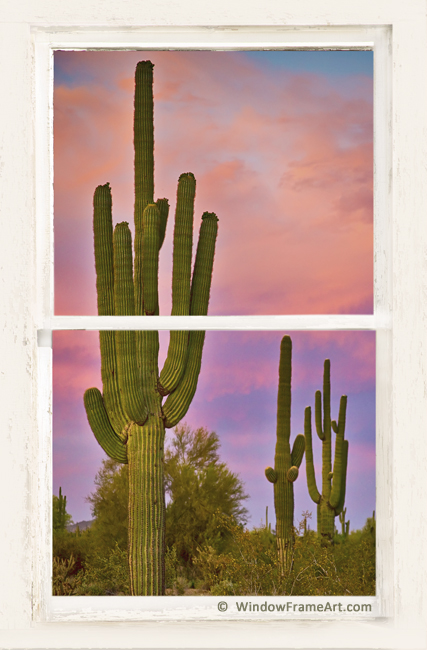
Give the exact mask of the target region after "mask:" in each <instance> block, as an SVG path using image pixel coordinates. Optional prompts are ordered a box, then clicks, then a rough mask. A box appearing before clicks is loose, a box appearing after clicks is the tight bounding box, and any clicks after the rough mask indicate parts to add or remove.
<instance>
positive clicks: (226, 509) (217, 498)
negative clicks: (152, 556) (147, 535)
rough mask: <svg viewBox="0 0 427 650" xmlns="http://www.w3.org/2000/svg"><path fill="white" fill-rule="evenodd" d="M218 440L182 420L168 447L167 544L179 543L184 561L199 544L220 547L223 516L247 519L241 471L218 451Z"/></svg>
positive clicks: (223, 537)
mask: <svg viewBox="0 0 427 650" xmlns="http://www.w3.org/2000/svg"><path fill="white" fill-rule="evenodd" d="M219 448H220V442H219V438H218V436H217V434H216V433H215V432H214V431H211V432H209V431H208V430H207V429H205V428H199V429H197V430H196V431H192V430H191V429H190V427H188V426H186V425H185V424H184V425H179V426H177V427H176V428H175V430H174V437H173V439H172V441H171V443H170V444H169V446H168V448H167V450H166V452H165V486H166V493H167V495H168V498H169V502H168V504H167V506H166V544H167V546H168V547H169V548H172V546H175V548H176V549H177V552H178V556H179V557H180V558H181V559H182V560H183V561H184V563H185V564H187V565H188V564H191V563H192V561H193V558H194V557H195V554H196V551H197V549H198V547H199V546H200V545H201V544H205V543H210V544H211V545H213V546H216V547H217V548H218V549H220V547H221V544H222V542H223V541H224V539H225V538H226V537H227V534H226V532H227V531H226V530H225V528H224V527H221V526H220V525H218V522H219V520H220V519H221V517H223V516H224V515H225V516H227V517H230V518H232V519H233V520H234V521H235V522H236V523H237V524H244V523H245V522H246V520H247V515H248V512H247V510H246V508H245V507H244V506H243V505H242V502H243V501H244V500H245V499H247V498H248V495H247V494H245V491H244V486H243V483H242V481H241V480H240V478H239V477H238V475H237V474H234V473H233V472H231V471H230V470H229V468H228V467H227V465H226V463H224V462H221V460H220V456H219Z"/></svg>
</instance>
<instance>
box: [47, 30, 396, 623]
mask: <svg viewBox="0 0 427 650" xmlns="http://www.w3.org/2000/svg"><path fill="white" fill-rule="evenodd" d="M390 38H391V35H390V30H389V29H387V28H384V27H373V28H371V27H367V28H364V27H361V28H353V27H349V28H330V29H326V28H316V29H307V28H304V29H296V30H295V29H286V28H279V29H277V28H271V29H269V28H260V29H256V28H253V29H249V30H245V29H239V30H237V31H230V30H227V29H214V30H209V31H207V32H206V31H203V30H202V31H201V30H200V29H198V28H194V29H192V28H189V29H186V30H180V29H173V28H171V29H169V30H156V29H149V28H147V29H141V30H138V32H137V35H136V33H135V32H123V33H118V32H111V33H110V34H107V33H104V32H82V33H76V32H72V31H70V32H61V33H60V34H58V33H53V32H52V33H49V32H48V31H42V30H39V31H37V32H36V34H35V40H36V125H37V126H36V154H37V160H36V192H37V203H36V211H37V293H38V312H37V327H38V334H39V364H38V366H39V384H40V386H41V395H40V399H39V413H38V431H39V451H40V455H41V456H43V460H42V461H41V462H42V463H43V466H44V467H45V468H46V467H50V464H51V450H50V446H49V444H47V443H46V431H49V432H50V433H49V435H50V437H51V435H52V433H51V432H52V423H51V415H50V413H51V404H52V389H51V378H52V353H51V333H52V331H56V330H101V329H106V330H112V329H165V330H167V329H169V330H170V329H205V330H286V331H290V330H293V331H296V330H331V331H333V330H337V331H338V330H342V329H347V330H374V331H376V333H377V336H376V339H377V345H376V367H377V375H376V400H377V416H376V418H377V421H376V435H377V449H378V451H379V452H380V453H377V468H376V482H377V508H376V513H377V535H378V537H377V540H378V541H377V596H376V597H374V598H368V597H364V598H362V599H361V601H363V602H371V603H372V604H373V605H374V607H373V613H372V615H374V616H378V615H380V616H390V615H391V614H392V612H393V606H394V605H393V582H394V576H393V572H392V571H391V570H390V567H391V565H392V547H391V545H390V544H388V543H386V542H385V540H391V539H392V537H393V530H392V521H391V518H390V517H389V516H388V513H389V512H390V509H391V495H390V491H389V489H388V487H387V486H389V485H390V481H391V468H392V456H391V447H390V444H389V433H390V431H391V429H392V427H391V407H390V406H391V397H392V386H391V376H392V355H391V333H392V330H391V324H392V315H391V314H392V311H391V306H392V296H391V286H392V283H391V263H390V261H391V259H392V238H391V225H390V215H391V187H390V184H389V177H390V173H391V167H392V158H391V138H390V133H389V129H388V125H389V123H390V120H391V83H390V76H391V68H390V66H391V60H390V56H389V46H390ZM141 43H144V47H142V46H141ZM313 47H314V48H319V49H348V48H352V49H373V50H374V259H375V264H374V313H373V315H357V314H354V315H334V314H332V315H322V314H320V315H297V314H293V315H282V316H281V315H274V316H271V315H269V316H197V317H196V316H189V317H182V316H181V317H172V316H157V317H153V316H149V317H139V316H135V317H131V316H130V317H129V316H123V317H120V316H102V317H100V316H56V315H54V311H53V189H52V188H53V183H52V179H53V141H52V138H53V135H52V124H53V53H54V51H55V50H56V49H75V50H79V49H83V50H87V49H156V48H158V49H168V48H177V49H179V48H185V49H188V48H191V49H236V50H237V49H271V48H277V49H309V48H310V49H312V48H313ZM46 71H47V72H46ZM46 170H48V173H47V176H48V178H47V177H46ZM48 474H49V472H48ZM51 493H52V490H51V475H50V474H49V478H47V479H46V480H45V482H44V484H43V485H42V487H41V489H40V493H39V505H40V508H41V511H39V513H38V514H39V515H41V517H39V519H41V520H42V521H43V522H44V523H43V524H42V525H39V535H38V540H39V545H40V553H39V556H40V557H44V563H43V562H42V563H41V565H40V566H39V567H38V571H36V580H35V583H34V590H35V592H34V593H35V607H34V617H35V620H37V621H46V620H49V621H55V622H65V621H72V620H76V621H77V620H80V621H82V620H98V621H107V620H112V619H115V620H122V621H123V620H158V619H159V616H160V618H162V615H160V614H159V608H160V609H162V608H164V607H165V606H166V604H167V607H170V606H171V604H174V605H175V607H178V609H179V608H180V607H181V608H182V609H181V611H178V612H177V611H172V610H169V614H166V616H165V619H164V620H168V619H174V618H176V617H177V616H178V617H179V618H180V619H191V618H192V617H195V618H200V615H201V610H200V607H202V606H203V605H205V608H204V611H203V614H202V615H203V618H208V619H212V620H215V619H217V620H218V619H219V620H224V614H222V613H220V612H218V610H217V609H215V608H212V605H209V606H208V604H207V603H206V599H204V602H203V601H202V602H201V603H197V606H196V602H195V600H194V599H193V600H192V601H191V603H190V602H189V603H187V604H186V606H185V607H183V605H182V604H181V603H179V602H178V603H177V602H176V601H177V599H176V598H175V599H174V598H173V597H160V598H159V597H157V598H155V599H153V598H150V597H143V598H142V599H141V598H139V597H120V598H119V599H116V598H114V597H113V598H109V600H108V603H106V602H105V599H103V598H99V597H98V598H88V597H82V598H78V597H66V596H61V597H53V596H52V595H51V582H50V570H51V569H50V567H51V536H50V535H51V534H50V531H49V530H48V529H47V528H46V526H48V524H47V522H50V501H51ZM47 495H48V496H49V498H47ZM379 540H381V543H379ZM269 598H270V597H267V600H268V599H269ZM180 600H181V599H180ZM216 600H218V599H216ZM225 600H227V599H225ZM263 600H265V597H263ZM290 600H292V599H290ZM299 600H300V597H299V598H298V601H299ZM325 600H329V601H331V598H328V599H325ZM167 601H169V602H167ZM356 601H357V599H355V602H356ZM319 602H320V601H319ZM205 603H206V604H205ZM192 606H193V608H194V607H196V609H193V611H192V610H191V607H192ZM197 607H199V609H197ZM206 608H207V609H206ZM113 611H115V612H116V613H113ZM287 617H288V618H290V617H291V615H288V616H287ZM312 617H313V616H312V615H310V618H312ZM320 617H321V618H323V619H324V618H325V615H324V614H320V616H319V618H320ZM236 618H238V619H239V620H242V616H241V615H239V616H238V617H237V616H236ZM353 625H356V626H357V624H355V623H354V624H353Z"/></svg>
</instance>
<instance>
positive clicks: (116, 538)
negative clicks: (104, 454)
mask: <svg viewBox="0 0 427 650" xmlns="http://www.w3.org/2000/svg"><path fill="white" fill-rule="evenodd" d="M95 485H96V489H95V491H94V492H92V494H90V495H89V496H88V497H87V501H89V502H90V504H91V506H92V515H93V516H94V517H95V521H94V522H93V524H92V526H91V529H90V533H91V536H92V538H93V540H94V545H96V548H97V550H98V552H99V554H108V553H109V552H110V551H112V550H113V549H114V548H115V547H116V545H118V547H119V548H120V549H122V550H126V549H127V545H128V501H129V473H128V468H127V466H126V465H122V464H120V463H118V462H117V461H115V460H113V459H111V458H107V459H106V460H103V461H102V465H101V468H100V470H99V471H98V473H97V475H96V478H95Z"/></svg>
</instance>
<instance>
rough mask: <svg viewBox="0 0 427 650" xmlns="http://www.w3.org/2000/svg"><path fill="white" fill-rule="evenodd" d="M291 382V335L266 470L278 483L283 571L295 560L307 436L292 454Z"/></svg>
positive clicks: (285, 343) (283, 354)
mask: <svg viewBox="0 0 427 650" xmlns="http://www.w3.org/2000/svg"><path fill="white" fill-rule="evenodd" d="M291 379H292V341H291V338H290V337H289V336H284V337H283V339H282V341H281V344H280V361H279V390H278V394H277V428H276V453H275V456H274V469H273V468H272V467H267V469H266V470H265V475H266V477H267V480H268V481H270V483H273V484H274V508H275V511H276V540H277V550H278V553H279V561H280V564H281V566H282V571H283V572H285V571H286V570H287V569H288V568H289V566H290V560H291V557H292V545H293V537H294V536H293V530H294V481H296V479H297V478H298V468H299V467H300V465H301V462H302V459H303V456H304V449H305V440H304V436H303V435H301V434H300V435H298V436H297V437H296V438H295V441H294V444H293V447H292V451H291V445H290V438H291Z"/></svg>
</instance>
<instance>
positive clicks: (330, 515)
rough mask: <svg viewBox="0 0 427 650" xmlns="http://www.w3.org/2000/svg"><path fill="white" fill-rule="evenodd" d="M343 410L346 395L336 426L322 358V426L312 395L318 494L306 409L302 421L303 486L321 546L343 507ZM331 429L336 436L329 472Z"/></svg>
mask: <svg viewBox="0 0 427 650" xmlns="http://www.w3.org/2000/svg"><path fill="white" fill-rule="evenodd" d="M346 411H347V396H346V395H342V397H341V400H340V409H339V416H338V424H337V423H336V421H335V420H333V421H332V420H331V362H330V360H329V359H326V360H325V363H324V370H323V423H322V395H321V392H320V390H318V391H316V395H315V420H316V431H317V435H318V436H319V438H320V440H321V441H322V492H319V490H318V489H317V485H316V476H315V472H314V461H313V445H312V437H311V408H310V407H309V406H307V408H306V409H305V421H304V434H305V446H306V453H305V460H306V467H307V487H308V492H309V494H310V497H311V498H312V500H313V501H314V503H316V504H317V532H318V534H319V535H320V538H321V543H322V545H324V546H327V545H329V544H331V543H333V538H334V527H335V517H337V516H338V515H339V514H341V512H342V510H343V508H344V501H345V489H346V480H347V460H348V440H344V432H345V418H346ZM332 430H333V431H334V432H335V433H336V442H335V458H334V467H333V471H332Z"/></svg>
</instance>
